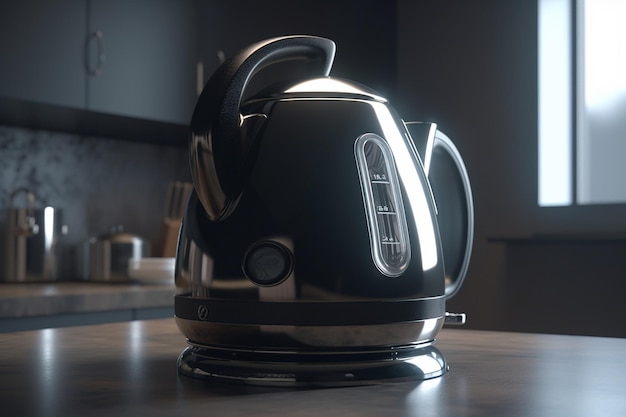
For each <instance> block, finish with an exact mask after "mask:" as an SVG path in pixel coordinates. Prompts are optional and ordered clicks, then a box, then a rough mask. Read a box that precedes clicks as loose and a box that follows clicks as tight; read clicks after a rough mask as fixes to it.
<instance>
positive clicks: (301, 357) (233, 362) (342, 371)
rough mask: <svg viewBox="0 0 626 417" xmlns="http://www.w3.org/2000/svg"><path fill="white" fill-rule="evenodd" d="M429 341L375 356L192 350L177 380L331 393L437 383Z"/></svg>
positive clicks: (436, 361)
mask: <svg viewBox="0 0 626 417" xmlns="http://www.w3.org/2000/svg"><path fill="white" fill-rule="evenodd" d="M433 344H434V340H432V341H430V342H428V343H422V344H418V345H408V346H400V347H388V348H381V349H375V350H361V349H355V350H347V351H346V350H337V351H332V350H331V351H327V350H322V351H319V350H312V351H280V350H277V351H274V350H250V349H231V348H221V347H212V346H202V345H197V344H191V343H190V346H188V347H187V348H186V349H185V350H184V351H183V352H182V353H181V354H180V356H179V358H178V370H179V372H180V373H181V374H182V375H186V376H189V377H192V378H197V379H206V380H213V381H220V382H231V383H239V384H246V385H260V386H275V387H315V386H318V387H335V386H356V385H370V384H376V383H382V382H402V381H409V380H424V379H430V378H436V377H439V376H441V375H443V374H445V373H446V372H447V371H448V364H447V363H446V360H445V358H444V356H443V354H442V353H441V352H440V351H439V350H438V349H437V348H436V347H435V346H433Z"/></svg>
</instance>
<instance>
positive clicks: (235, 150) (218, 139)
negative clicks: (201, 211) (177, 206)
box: [190, 35, 335, 220]
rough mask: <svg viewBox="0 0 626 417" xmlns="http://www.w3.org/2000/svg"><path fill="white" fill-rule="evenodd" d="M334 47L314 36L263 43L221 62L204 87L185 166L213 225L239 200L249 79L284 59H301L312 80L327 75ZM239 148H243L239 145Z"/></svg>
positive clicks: (270, 40)
mask: <svg viewBox="0 0 626 417" xmlns="http://www.w3.org/2000/svg"><path fill="white" fill-rule="evenodd" d="M334 57H335V43H334V42H333V41H331V40H330V39H325V38H320V37H316V36H304V35H295V36H285V37H279V38H272V39H268V40H265V41H262V42H259V43H256V44H253V45H250V46H249V47H247V48H245V49H243V50H241V51H240V52H239V53H237V54H236V55H234V56H233V57H231V58H229V59H227V60H226V61H224V63H223V64H222V65H221V66H220V67H219V68H218V69H217V70H216V72H215V73H214V74H213V76H212V77H211V78H210V79H209V81H208V82H207V84H206V85H205V87H204V89H203V91H202V94H201V95H200V97H199V98H198V102H197V104H196V108H195V110H194V113H193V116H192V119H191V138H190V162H191V171H192V177H193V182H194V185H195V188H196V191H197V192H198V197H199V199H200V201H201V203H202V205H203V206H204V207H205V209H206V210H207V214H208V215H209V217H210V218H212V219H213V220H217V219H219V218H220V217H223V216H224V215H225V214H227V213H228V211H229V207H230V206H232V205H233V204H234V203H235V202H236V201H237V199H238V196H239V193H240V191H241V190H240V182H241V176H242V172H241V165H242V161H243V159H244V157H245V155H243V152H242V148H244V149H245V144H241V143H240V141H241V138H240V134H239V127H240V125H241V120H240V118H241V115H240V106H241V101H242V97H243V95H244V92H245V90H246V87H247V86H248V84H249V82H250V80H251V79H252V78H253V76H254V75H255V74H256V73H257V72H258V71H260V70H261V69H263V68H265V67H267V66H269V65H273V64H276V63H279V62H282V61H286V60H300V59H304V60H306V61H307V63H309V64H310V66H309V68H310V70H311V72H312V74H313V75H314V76H317V77H320V76H328V74H329V73H330V69H331V67H332V64H333V60H334ZM242 145H243V146H242Z"/></svg>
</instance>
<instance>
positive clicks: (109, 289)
mask: <svg viewBox="0 0 626 417" xmlns="http://www.w3.org/2000/svg"><path fill="white" fill-rule="evenodd" d="M173 305H174V286H173V285H162V284H152V285H145V284H136V283H128V284H126V283H119V284H108V283H96V282H57V283H45V284H38V283H26V284H8V283H2V284H0V319H4V318H22V317H34V316H47V315H54V314H75V313H87V312H95V311H110V310H120V309H127V308H152V307H166V306H173Z"/></svg>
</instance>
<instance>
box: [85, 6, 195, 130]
mask: <svg viewBox="0 0 626 417" xmlns="http://www.w3.org/2000/svg"><path fill="white" fill-rule="evenodd" d="M195 3H196V2H195V0H134V1H126V0H91V1H90V2H89V3H88V6H87V7H88V20H89V22H88V27H89V33H88V34H87V40H86V42H87V48H86V54H87V56H86V67H87V68H86V71H87V76H88V82H87V109H89V110H93V111H97V112H103V113H110V114H117V115H124V116H131V117H136V118H144V119H155V120H160V121H165V122H174V123H181V124H188V123H189V121H190V120H191V114H192V111H193V107H194V105H195V101H196V98H197V96H196V77H197V68H198V57H197V46H196V38H197V36H196V34H195V24H194V22H195V19H196V8H195Z"/></svg>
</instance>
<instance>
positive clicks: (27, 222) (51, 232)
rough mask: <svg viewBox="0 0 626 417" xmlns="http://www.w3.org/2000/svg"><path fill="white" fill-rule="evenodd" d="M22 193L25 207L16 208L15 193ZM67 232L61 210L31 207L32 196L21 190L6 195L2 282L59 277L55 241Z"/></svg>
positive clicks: (32, 205) (33, 205)
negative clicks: (24, 198) (6, 208)
mask: <svg viewBox="0 0 626 417" xmlns="http://www.w3.org/2000/svg"><path fill="white" fill-rule="evenodd" d="M20 193H24V194H25V195H26V202H27V203H26V207H23V208H16V207H15V206H14V203H15V198H16V197H17V195H18V194H20ZM66 234H67V226H66V225H65V224H63V219H62V211H61V210H60V209H57V208H54V207H49V206H48V207H44V208H35V195H34V194H33V193H32V192H31V191H29V190H27V189H25V188H20V189H18V190H15V191H14V192H13V193H12V194H11V197H10V206H9V209H8V216H7V225H6V234H5V242H4V257H3V259H4V261H3V265H4V267H3V271H2V280H3V281H6V282H46V281H56V280H57V279H58V278H59V266H60V265H59V254H58V244H59V239H60V237H61V236H62V235H66Z"/></svg>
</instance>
